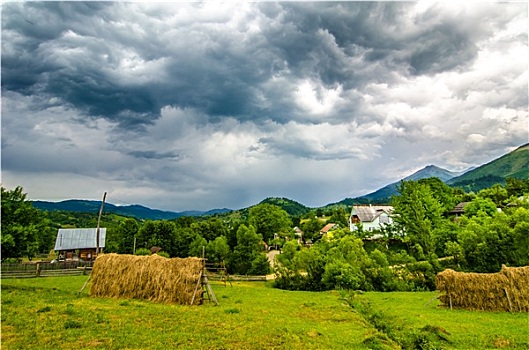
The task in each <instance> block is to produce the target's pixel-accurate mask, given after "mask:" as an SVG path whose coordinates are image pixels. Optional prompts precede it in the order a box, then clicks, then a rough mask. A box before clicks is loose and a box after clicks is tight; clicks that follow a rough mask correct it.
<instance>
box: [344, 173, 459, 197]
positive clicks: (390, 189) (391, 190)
mask: <svg viewBox="0 0 529 350" xmlns="http://www.w3.org/2000/svg"><path fill="white" fill-rule="evenodd" d="M459 175H461V172H458V173H456V172H452V171H449V170H446V169H443V168H440V167H438V166H435V165H428V166H426V167H424V168H422V169H421V170H418V171H416V172H414V173H413V174H411V175H409V176H406V177H405V178H403V179H401V180H399V181H396V182H393V183H391V184H389V185H387V186H384V187H382V188H380V189H378V190H376V191H374V192H371V193H369V194H366V195H364V196H360V197H356V198H345V199H344V200H342V201H340V202H338V203H335V205H336V204H343V205H353V204H367V203H372V204H387V202H388V201H389V199H390V198H391V196H393V195H396V194H398V189H397V188H398V185H399V184H400V182H401V181H418V180H421V179H427V178H430V177H437V178H439V179H440V180H441V181H443V182H447V181H448V180H450V179H452V178H454V177H457V176H459Z"/></svg>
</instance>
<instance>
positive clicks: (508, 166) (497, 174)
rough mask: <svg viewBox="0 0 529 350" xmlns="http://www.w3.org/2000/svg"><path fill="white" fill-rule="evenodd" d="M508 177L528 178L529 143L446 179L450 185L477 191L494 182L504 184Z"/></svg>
mask: <svg viewBox="0 0 529 350" xmlns="http://www.w3.org/2000/svg"><path fill="white" fill-rule="evenodd" d="M508 177H513V178H517V179H529V143H527V144H525V145H523V146H520V147H518V148H517V149H515V150H514V151H512V152H509V153H507V154H505V155H503V156H501V157H499V158H497V159H495V160H493V161H491V162H489V163H487V164H484V165H482V166H480V167H478V168H475V169H473V170H471V171H468V172H466V173H464V174H463V175H460V176H457V177H454V178H452V179H450V180H449V181H447V184H448V185H450V186H452V187H460V188H462V189H463V190H465V191H467V192H469V191H474V192H475V191H479V190H482V189H484V188H487V187H490V186H492V185H494V184H496V183H498V184H501V185H505V181H506V179H507V178H508Z"/></svg>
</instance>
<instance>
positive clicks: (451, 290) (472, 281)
mask: <svg viewBox="0 0 529 350" xmlns="http://www.w3.org/2000/svg"><path fill="white" fill-rule="evenodd" d="M436 285H437V289H438V290H439V291H440V292H441V295H440V296H439V300H440V301H441V303H442V304H443V305H444V306H448V307H450V308H462V309H467V310H485V311H511V312H515V311H519V312H529V266H524V267H506V266H503V267H502V269H501V271H500V272H498V273H463V272H456V271H454V270H450V269H448V270H445V271H443V272H441V273H439V274H437V278H436Z"/></svg>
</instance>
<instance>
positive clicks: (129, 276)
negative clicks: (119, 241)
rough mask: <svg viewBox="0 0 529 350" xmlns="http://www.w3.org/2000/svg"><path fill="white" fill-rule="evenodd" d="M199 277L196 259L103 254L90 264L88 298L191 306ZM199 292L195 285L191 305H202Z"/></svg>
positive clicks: (198, 265)
mask: <svg viewBox="0 0 529 350" xmlns="http://www.w3.org/2000/svg"><path fill="white" fill-rule="evenodd" d="M201 276H202V261H201V259H198V258H186V259H179V258H174V259H167V258H164V257H161V256H158V255H156V254H154V255H150V256H136V255H125V254H103V255H100V256H98V257H97V259H96V261H95V263H94V268H93V270H92V275H91V282H92V283H91V286H90V295H91V296H95V297H110V298H127V299H129V298H132V299H147V300H152V301H156V302H163V303H177V304H191V300H192V298H193V294H194V292H195V288H196V286H197V283H198V282H199V281H200V278H201ZM202 292H203V290H202V287H201V286H200V285H199V286H198V290H197V294H196V296H195V299H194V302H193V304H200V303H201V302H202Z"/></svg>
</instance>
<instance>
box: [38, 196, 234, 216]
mask: <svg viewBox="0 0 529 350" xmlns="http://www.w3.org/2000/svg"><path fill="white" fill-rule="evenodd" d="M33 206H34V207H35V208H37V209H40V210H49V211H71V212H93V213H98V212H99V208H100V207H101V201H90V200H83V199H68V200H64V201H61V202H46V201H33ZM230 211H231V209H227V208H223V209H212V210H209V211H196V210H189V211H183V212H172V211H164V210H158V209H151V208H147V207H144V206H142V205H138V204H134V205H125V206H119V205H114V204H112V203H106V202H105V206H104V212H105V213H113V214H117V215H123V216H129V217H133V218H137V219H146V220H171V219H177V218H179V217H182V216H206V215H214V214H223V213H226V212H230Z"/></svg>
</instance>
